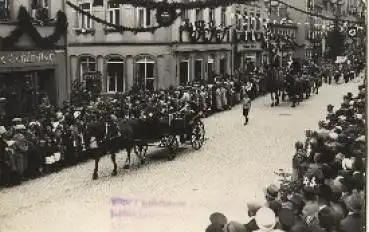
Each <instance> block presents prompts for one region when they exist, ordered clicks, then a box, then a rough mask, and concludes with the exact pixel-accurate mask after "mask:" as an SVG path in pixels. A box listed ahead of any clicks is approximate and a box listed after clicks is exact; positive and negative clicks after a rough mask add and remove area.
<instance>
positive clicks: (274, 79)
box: [265, 67, 282, 107]
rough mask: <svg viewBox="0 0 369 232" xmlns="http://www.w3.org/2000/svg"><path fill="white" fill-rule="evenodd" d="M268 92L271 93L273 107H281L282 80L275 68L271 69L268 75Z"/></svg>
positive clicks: (266, 82) (266, 81) (266, 83)
mask: <svg viewBox="0 0 369 232" xmlns="http://www.w3.org/2000/svg"><path fill="white" fill-rule="evenodd" d="M265 85H266V90H267V91H268V92H269V93H270V98H271V99H272V104H271V106H272V107H273V106H277V105H279V93H280V89H281V85H282V83H281V80H280V77H279V73H278V70H277V69H276V68H275V67H270V68H269V69H268V71H267V73H266V80H265Z"/></svg>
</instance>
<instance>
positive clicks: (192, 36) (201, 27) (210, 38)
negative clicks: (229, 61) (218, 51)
mask: <svg viewBox="0 0 369 232" xmlns="http://www.w3.org/2000/svg"><path fill="white" fill-rule="evenodd" d="M179 42H181V43H182V42H189V43H223V42H230V27H224V26H222V25H219V26H216V25H215V22H214V21H212V22H209V24H208V25H206V23H205V21H204V20H198V21H196V22H195V24H194V25H193V24H192V23H190V22H189V20H188V19H186V20H185V21H184V24H183V25H181V26H180V27H179Z"/></svg>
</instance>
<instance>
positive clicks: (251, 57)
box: [237, 43, 264, 70]
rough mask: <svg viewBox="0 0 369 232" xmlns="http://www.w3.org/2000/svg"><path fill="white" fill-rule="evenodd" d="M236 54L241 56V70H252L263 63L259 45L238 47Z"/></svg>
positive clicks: (248, 44) (251, 44)
mask: <svg viewBox="0 0 369 232" xmlns="http://www.w3.org/2000/svg"><path fill="white" fill-rule="evenodd" d="M237 52H239V53H240V54H241V55H240V58H241V61H240V64H241V68H243V69H247V70H252V69H254V68H255V67H260V66H261V65H262V64H263V62H264V58H263V55H262V49H261V45H260V43H247V44H242V45H238V49H237Z"/></svg>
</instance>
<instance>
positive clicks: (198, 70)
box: [194, 59, 203, 80]
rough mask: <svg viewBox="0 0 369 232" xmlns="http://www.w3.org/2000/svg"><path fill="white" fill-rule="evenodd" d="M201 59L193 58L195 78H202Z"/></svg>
mask: <svg viewBox="0 0 369 232" xmlns="http://www.w3.org/2000/svg"><path fill="white" fill-rule="evenodd" d="M202 62H203V61H202V59H197V60H195V78H194V79H195V80H202V73H203V70H202Z"/></svg>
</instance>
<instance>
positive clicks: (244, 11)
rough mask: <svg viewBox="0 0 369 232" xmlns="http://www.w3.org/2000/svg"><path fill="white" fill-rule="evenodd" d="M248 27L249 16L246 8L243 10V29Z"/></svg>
mask: <svg viewBox="0 0 369 232" xmlns="http://www.w3.org/2000/svg"><path fill="white" fill-rule="evenodd" d="M248 29H249V17H248V10H247V8H246V9H244V10H243V30H245V31H247V30H248Z"/></svg>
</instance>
